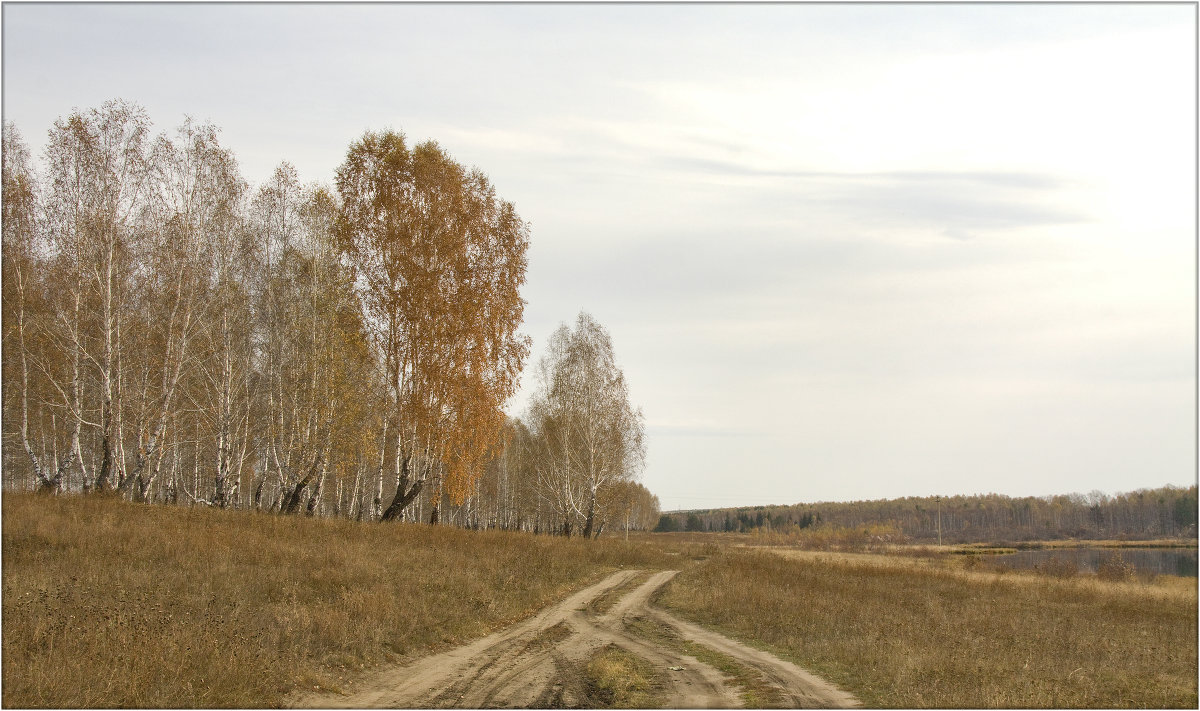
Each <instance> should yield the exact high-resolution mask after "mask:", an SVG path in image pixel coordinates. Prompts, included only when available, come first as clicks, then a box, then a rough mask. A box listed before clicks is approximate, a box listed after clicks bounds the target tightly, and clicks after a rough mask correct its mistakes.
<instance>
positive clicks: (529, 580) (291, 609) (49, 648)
mask: <svg viewBox="0 0 1200 711" xmlns="http://www.w3.org/2000/svg"><path fill="white" fill-rule="evenodd" d="M3 514H4V515H3V618H4V625H3V632H2V637H3V655H4V664H3V704H4V705H5V706H8V707H148V706H150V707H251V708H253V707H263V706H277V705H280V704H281V703H283V700H284V698H285V696H286V695H287V694H288V693H289V692H291V691H294V690H296V689H300V688H307V689H313V688H315V687H320V688H322V689H330V688H332V689H337V688H345V689H347V690H349V689H350V688H352V685H353V679H354V677H355V673H356V672H358V671H360V670H362V669H364V668H367V667H370V666H372V665H376V664H379V663H381V662H384V661H389V660H390V661H399V660H402V659H404V658H406V657H411V656H416V655H421V654H424V653H427V652H429V651H431V650H433V649H437V648H442V647H445V646H448V645H452V644H456V643H461V642H463V641H465V640H467V639H469V638H473V637H478V636H481V635H483V634H486V633H487V632H489V631H491V630H492V629H495V628H497V627H499V626H501V625H504V624H506V623H509V622H512V621H515V620H517V619H519V618H521V617H524V616H526V615H529V614H531V613H533V612H534V611H536V610H538V609H540V608H541V607H543V606H545V605H547V604H549V603H550V602H552V601H554V600H556V599H559V598H561V597H562V596H564V595H565V594H566V593H567V592H568V591H569V590H570V589H574V588H578V587H580V586H581V585H583V584H584V583H586V582H588V581H591V580H594V579H596V578H598V577H599V576H600V575H602V574H603V573H604V572H605V571H607V570H610V569H613V568H616V567H618V566H622V565H625V566H629V565H638V566H647V567H655V566H661V565H665V564H666V563H667V562H669V561H670V560H672V559H671V558H669V557H668V556H666V555H664V554H663V553H662V552H661V551H659V550H657V549H656V548H654V547H652V546H645V545H642V546H626V545H624V544H623V543H621V542H620V541H616V540H608V541H606V540H599V541H581V540H578V539H572V540H564V539H561V538H547V537H535V536H531V535H528V534H518V533H503V532H472V531H466V530H461V529H451V528H444V527H431V526H425V525H408V524H388V525H381V524H369V523H354V522H349V521H342V520H329V519H312V518H300V517H284V516H275V515H269V514H258V513H250V512H231V511H218V510H211V509H199V508H196V509H185V508H178V507H168V506H144V505H136V504H128V503H124V502H121V501H116V500H112V499H106V498H98V497H87V498H81V497H71V496H61V497H38V496H33V495H22V494H5V495H4V497H3Z"/></svg>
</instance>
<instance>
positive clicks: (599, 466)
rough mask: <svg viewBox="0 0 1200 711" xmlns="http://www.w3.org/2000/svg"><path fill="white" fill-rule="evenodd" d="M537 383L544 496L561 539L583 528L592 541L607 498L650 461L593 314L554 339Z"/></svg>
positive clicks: (635, 412) (534, 417)
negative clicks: (558, 522) (557, 517)
mask: <svg viewBox="0 0 1200 711" xmlns="http://www.w3.org/2000/svg"><path fill="white" fill-rule="evenodd" d="M536 377H537V389H536V391H535V393H534V396H533V400H532V403H531V407H530V419H531V422H532V428H533V430H534V432H535V433H536V435H537V437H538V439H539V441H540V450H541V451H540V453H539V455H540V456H539V465H538V466H539V476H540V479H541V483H542V485H543V489H544V491H545V492H546V494H547V496H548V497H549V498H550V500H551V503H552V504H553V505H554V506H555V508H556V509H557V510H558V512H559V515H560V516H561V517H562V521H563V532H564V533H565V534H567V535H570V533H571V531H572V529H573V528H575V527H577V526H578V527H580V533H581V535H583V536H584V537H591V536H592V535H593V534H598V533H599V529H598V527H597V523H598V522H599V521H603V520H606V518H607V515H608V512H607V511H606V510H605V508H606V504H607V503H608V501H609V499H610V497H606V496H604V494H605V490H606V489H608V488H611V487H613V486H615V485H617V484H618V483H620V482H624V481H630V480H632V479H634V478H636V476H637V475H638V474H639V473H640V471H641V468H642V465H643V463H644V461H645V445H644V441H645V439H644V430H645V428H644V424H643V418H642V413H641V410H640V409H634V408H633V407H632V406H631V405H630V403H629V394H628V390H627V387H626V383H625V376H624V374H623V373H622V372H621V369H620V368H619V367H617V364H616V361H615V357H614V355H613V348H612V340H611V338H610V337H609V335H608V331H607V330H606V329H605V328H604V327H603V326H601V325H600V324H599V323H598V322H597V321H596V320H595V319H594V318H592V316H591V315H589V314H587V313H580V314H579V317H578V318H577V319H576V322H575V328H574V329H570V328H568V327H567V326H566V324H563V325H562V326H560V327H559V328H558V330H556V331H555V332H554V334H553V335H552V336H551V337H550V342H549V345H548V347H547V352H546V354H545V356H543V358H542V360H541V361H540V362H539V364H538V370H537V372H536Z"/></svg>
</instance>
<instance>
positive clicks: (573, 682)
mask: <svg viewBox="0 0 1200 711" xmlns="http://www.w3.org/2000/svg"><path fill="white" fill-rule="evenodd" d="M639 572H640V571H636V570H625V571H621V572H618V573H615V574H613V575H611V576H609V577H607V578H605V579H604V580H602V581H600V582H599V583H596V584H595V585H592V586H591V587H588V588H586V589H584V590H581V591H579V592H577V593H575V594H573V595H571V596H569V597H567V598H566V599H564V600H562V601H560V602H558V603H556V604H554V605H551V606H550V607H547V608H545V609H544V610H542V611H541V612H539V613H537V614H536V615H534V616H533V617H530V618H528V619H526V620H523V621H521V622H518V623H517V624H515V625H512V626H511V627H508V628H506V629H503V630H500V631H499V632H495V633H493V634H491V635H488V636H487V637H484V638H482V639H479V640H476V641H475V642H472V643H470V644H468V645H465V646H462V647H458V648H457V649H452V650H450V651H448V652H443V653H441V654H434V655H432V656H428V657H424V658H422V659H419V660H417V661H416V662H414V663H412V664H408V665H406V666H401V667H392V668H390V669H384V670H382V671H378V672H375V673H373V674H371V675H369V676H367V677H365V678H364V679H362V680H361V681H360V682H359V683H356V684H355V687H356V689H355V691H354V692H353V693H352V694H349V695H338V694H333V693H313V694H306V695H304V696H302V697H297V698H294V699H292V700H291V705H292V706H294V707H301V708H526V707H535V708H577V707H592V706H595V705H596V704H595V698H594V697H592V696H591V695H589V692H588V689H587V688H586V682H585V680H584V676H583V674H582V669H583V668H584V667H585V666H586V664H587V660H588V659H589V658H590V657H591V655H593V654H594V653H596V652H598V651H599V650H601V649H602V648H604V647H606V646H609V645H615V646H617V647H620V648H622V649H624V650H626V651H628V652H630V653H632V654H635V655H637V656H639V657H641V658H643V659H645V660H646V661H647V662H649V663H650V664H651V665H653V666H654V667H656V668H657V669H658V670H659V671H660V673H659V675H658V678H659V683H660V684H661V686H662V688H661V689H656V690H655V691H656V696H658V697H660V698H661V699H662V701H663V705H664V706H666V707H667V708H741V707H742V706H743V703H742V699H741V696H740V695H739V693H738V691H737V688H736V687H735V686H733V685H732V684H731V683H730V678H729V677H726V676H725V675H724V674H723V673H722V672H720V671H718V670H717V669H715V668H713V667H711V666H709V665H708V664H705V663H702V662H700V661H699V660H697V659H696V658H695V657H692V656H688V655H686V654H684V653H682V652H679V651H676V650H675V649H672V648H669V647H667V646H663V645H662V644H659V643H656V642H654V641H652V640H650V639H646V638H643V637H639V636H637V635H635V634H633V633H632V632H631V631H630V630H629V628H628V624H629V623H632V622H634V621H635V620H645V619H652V620H654V621H656V622H657V623H659V624H662V625H665V626H667V627H670V628H671V629H672V630H673V631H674V632H675V634H677V635H678V636H679V637H682V638H683V639H686V640H690V641H692V642H694V643H696V644H699V645H702V646H704V647H708V648H710V649H712V650H715V651H717V652H719V653H721V654H723V655H725V656H727V657H730V658H732V659H734V660H736V661H737V662H738V663H739V664H741V665H744V666H746V667H749V668H751V669H754V670H755V671H756V672H757V673H759V674H760V675H761V677H762V681H763V682H764V683H765V684H767V685H769V686H771V687H773V688H774V689H775V690H776V692H777V694H778V696H779V697H780V698H782V699H785V700H786V703H787V704H788V705H792V706H795V707H796V708H849V707H857V706H861V704H860V703H859V702H858V700H857V699H855V698H854V697H853V696H852V695H850V694H848V693H846V692H845V691H842V690H841V689H838V688H837V687H835V686H833V685H832V684H830V683H829V682H826V681H824V680H822V679H819V678H818V677H816V676H814V675H812V674H810V673H809V672H807V671H805V670H803V669H801V668H800V667H797V666H796V665H795V664H792V663H791V662H788V661H784V660H782V659H779V658H778V657H775V656H774V655H772V654H769V653H767V652H764V651H762V650H759V649H754V648H752V647H748V646H746V645H744V644H741V643H740V642H737V641H735V640H732V639H729V638H728V637H725V636H723V635H720V634H717V633H716V632H713V631H711V630H707V629H704V628H702V627H699V626H697V625H694V624H692V623H690V622H686V621H684V620H680V619H678V618H676V617H675V616H673V615H671V614H670V613H668V612H666V611H665V610H662V609H660V608H657V607H655V606H654V605H652V604H651V603H650V600H651V596H652V595H653V594H654V592H655V591H656V590H658V588H660V587H662V585H664V584H665V583H666V582H667V581H668V580H670V579H671V577H672V576H674V575H675V573H676V572H678V571H671V570H669V571H663V572H660V573H656V574H654V575H652V576H650V578H649V579H648V580H647V581H646V582H645V583H643V584H641V585H639V586H637V587H636V588H634V589H633V590H632V591H630V592H628V593H626V594H625V595H624V596H622V597H621V598H620V599H619V600H618V601H617V602H616V604H615V605H613V606H612V607H611V608H610V609H609V610H608V611H607V612H606V613H604V614H601V615H596V614H589V612H588V605H589V603H591V602H592V601H594V600H595V599H596V598H598V597H600V596H602V595H604V594H605V593H606V592H609V591H611V590H613V589H614V588H617V587H619V586H620V585H622V584H623V583H626V582H628V581H630V580H631V579H633V578H634V577H636V576H637V575H638V574H639Z"/></svg>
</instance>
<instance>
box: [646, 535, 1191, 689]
mask: <svg viewBox="0 0 1200 711" xmlns="http://www.w3.org/2000/svg"><path fill="white" fill-rule="evenodd" d="M661 603H662V604H664V605H665V606H667V607H668V608H670V609H672V610H674V611H676V612H677V613H679V614H681V615H683V616H685V617H689V618H691V619H693V620H696V621H697V622H700V623H702V624H706V625H708V626H711V627H713V628H716V629H719V630H721V631H723V632H725V633H726V634H729V635H730V636H733V637H736V638H739V639H742V640H744V641H747V642H749V643H752V644H756V645H758V646H761V647H764V648H766V649H770V650H772V651H775V652H776V653H779V654H780V655H781V656H784V657H786V658H790V659H792V660H793V661H795V662H796V663H798V664H800V665H801V666H804V667H807V668H809V669H812V670H814V671H816V672H817V673H820V674H823V675H824V676H826V677H827V678H829V679H830V680H832V681H834V682H836V683H838V684H839V685H841V686H843V687H844V688H846V689H848V690H851V691H853V692H854V693H855V694H856V695H858V696H859V698H861V699H862V700H863V701H864V702H865V703H866V704H867V705H868V706H878V707H957V708H989V707H990V708H995V707H1025V708H1042V707H1077V708H1078V707H1091V708H1097V707H1159V708H1162V707H1168V708H1174V707H1178V708H1195V707H1196V703H1197V691H1196V675H1197V647H1196V635H1197V629H1196V619H1197V616H1196V609H1197V608H1196V603H1197V600H1196V584H1195V581H1194V580H1182V579H1179V578H1170V577H1162V578H1159V579H1158V580H1157V581H1156V582H1155V583H1153V584H1143V583H1138V582H1125V583H1107V582H1104V581H1101V580H1098V579H1097V578H1096V577H1095V576H1084V577H1078V578H1071V579H1057V578H1052V577H1046V576H1039V575H1033V574H1028V575H1024V574H1021V575H1019V574H1012V573H1009V574H1003V575H1001V574H995V573H977V572H969V571H966V570H960V569H956V568H944V567H941V566H940V565H938V564H937V562H936V561H928V560H920V559H905V558H899V557H894V556H891V557H887V556H872V555H866V554H822V553H808V552H801V551H788V552H785V553H784V554H783V555H781V554H779V553H773V552H766V551H752V550H751V551H736V550H730V551H729V552H727V553H723V554H720V555H716V556H713V557H711V558H710V559H708V560H707V561H705V562H704V563H702V564H700V565H696V566H692V567H690V568H687V569H685V570H684V571H683V572H682V573H681V574H679V575H678V576H676V577H675V578H674V580H673V581H672V582H671V584H670V585H669V586H668V587H667V588H666V590H665V591H664V593H663V595H662V598H661Z"/></svg>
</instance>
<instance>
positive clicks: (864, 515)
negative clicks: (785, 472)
mask: <svg viewBox="0 0 1200 711" xmlns="http://www.w3.org/2000/svg"><path fill="white" fill-rule="evenodd" d="M1196 514H1197V497H1196V487H1195V486H1191V487H1187V488H1181V487H1174V486H1165V487H1162V488H1158V489H1139V490H1137V491H1131V492H1126V493H1118V494H1115V495H1108V494H1105V493H1104V492H1102V491H1093V492H1091V493H1089V494H1086V495H1085V494H1079V493H1075V494H1064V495H1059V496H1044V497H1035V496H1026V497H1018V498H1014V497H1009V496H1004V495H1001V494H984V495H973V496H943V497H932V496H926V497H905V498H902V499H881V500H878V501H853V502H844V503H817V504H796V505H793V506H753V507H738V508H727V509H707V510H697V511H681V512H671V513H666V514H663V515H662V516H661V517H660V518H659V521H658V523H657V524H656V525H655V529H654V530H656V531H714V532H717V531H728V532H750V531H755V530H765V529H772V530H786V529H788V528H800V529H803V528H809V527H812V526H821V525H827V526H836V527H839V528H843V529H857V528H861V527H864V526H877V525H885V524H886V525H892V526H895V527H897V528H898V529H899V530H900V532H902V534H903V535H904V536H905V537H906V538H908V539H909V540H912V541H921V542H934V541H936V540H937V539H938V535H939V534H938V531H939V526H940V529H941V536H942V540H943V541H945V542H948V543H968V542H983V541H1033V540H1054V539H1066V538H1081V539H1104V538H1132V539H1146V538H1157V537H1195V536H1196V523H1197V521H1196ZM939 517H940V523H939Z"/></svg>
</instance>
